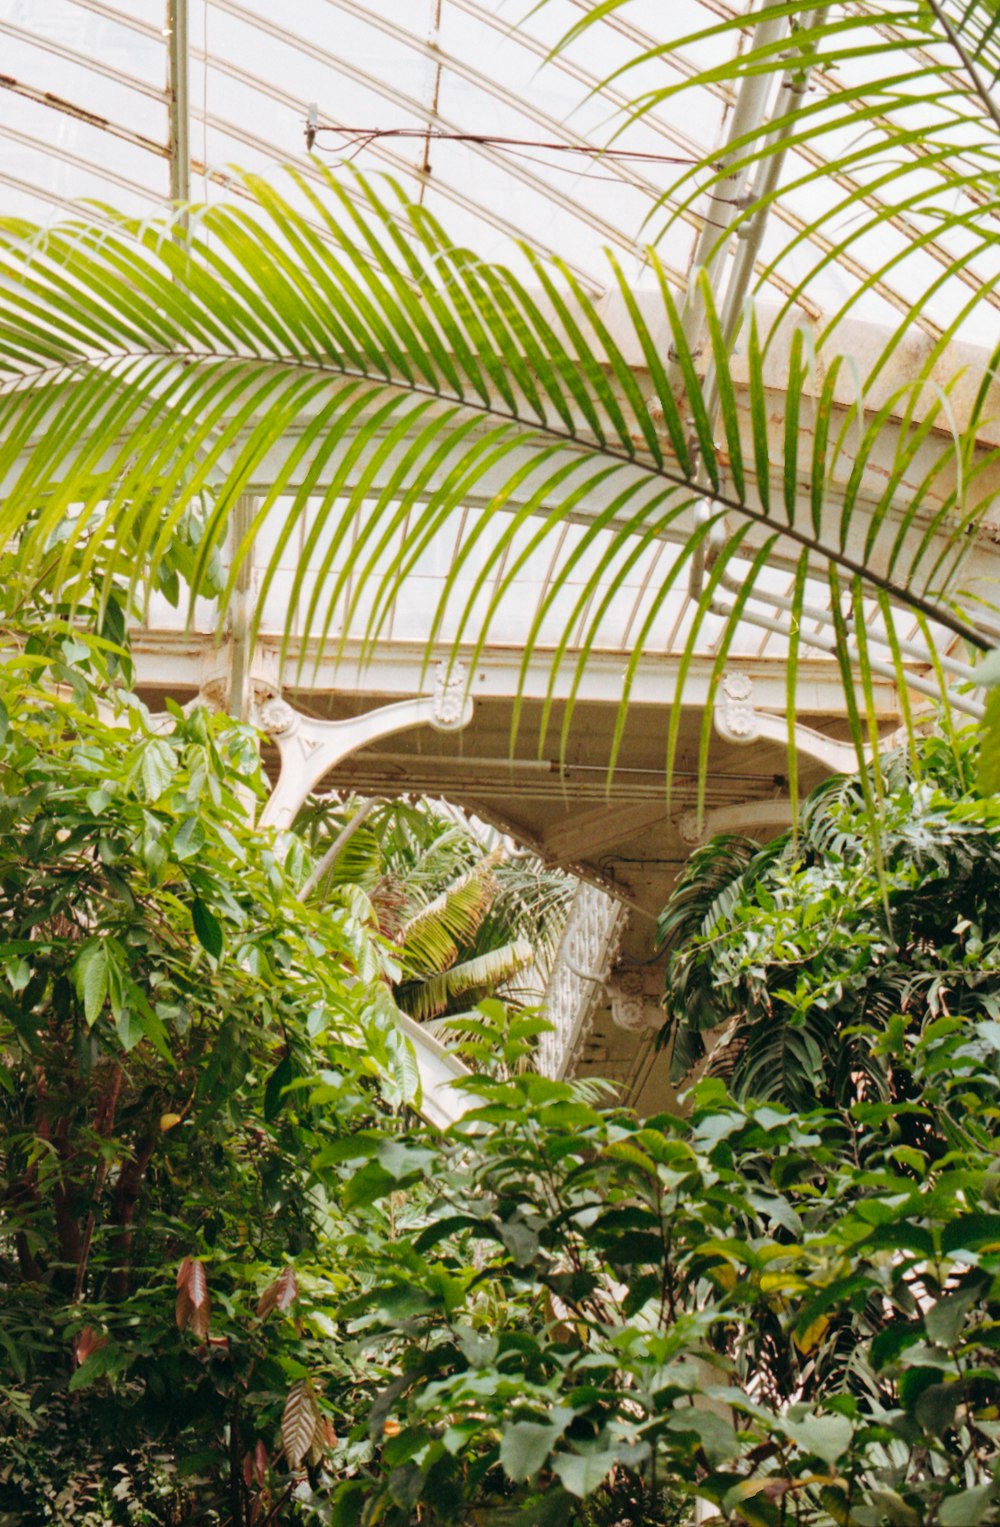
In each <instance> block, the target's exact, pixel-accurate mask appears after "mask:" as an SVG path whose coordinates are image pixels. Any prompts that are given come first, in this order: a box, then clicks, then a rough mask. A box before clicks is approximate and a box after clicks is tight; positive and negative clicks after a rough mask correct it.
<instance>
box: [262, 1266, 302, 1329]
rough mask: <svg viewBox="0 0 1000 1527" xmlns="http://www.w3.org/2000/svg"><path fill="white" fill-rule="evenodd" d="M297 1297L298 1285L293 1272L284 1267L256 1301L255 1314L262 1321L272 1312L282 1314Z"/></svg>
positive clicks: (289, 1268)
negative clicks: (278, 1311)
mask: <svg viewBox="0 0 1000 1527" xmlns="http://www.w3.org/2000/svg"><path fill="white" fill-rule="evenodd" d="M298 1297H299V1285H298V1280H297V1279H296V1277H295V1272H294V1270H293V1269H292V1268H291V1267H286V1268H285V1270H284V1272H282V1273H281V1274H280V1275H279V1276H278V1277H277V1278H275V1280H274V1282H273V1283H269V1284H268V1286H267V1288H266V1289H265V1290H264V1292H263V1293H262V1294H261V1296H260V1298H259V1299H258V1300H257V1314H258V1316H259V1317H260V1318H261V1320H263V1318H264V1316H265V1315H270V1313H271V1311H272V1310H281V1311H282V1312H284V1311H285V1310H287V1309H289V1308H290V1306H291V1305H292V1304H294V1303H295V1300H296V1299H297V1298H298Z"/></svg>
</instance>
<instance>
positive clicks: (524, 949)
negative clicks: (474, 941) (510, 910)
mask: <svg viewBox="0 0 1000 1527" xmlns="http://www.w3.org/2000/svg"><path fill="white" fill-rule="evenodd" d="M534 958H535V951H534V948H533V946H532V945H531V944H530V943H529V942H528V940H527V939H521V938H519V939H514V940H512V941H511V942H510V943H508V944H504V945H502V946H501V947H500V948H499V949H490V950H487V951H486V952H485V953H483V954H477V955H473V956H472V958H470V959H467V960H462V961H461V963H460V964H457V965H452V966H451V967H450V969H448V970H441V971H438V972H437V973H436V974H434V975H429V976H428V977H427V978H426V979H425V980H423V981H419V982H415V983H413V984H412V985H406V986H403V987H402V988H401V989H400V991H399V992H398V993H397V996H396V1000H397V1002H398V1003H399V1005H400V1007H401V1008H402V1009H403V1011H404V1012H405V1013H409V1014H410V1016H411V1017H413V1018H417V1019H419V1020H422V1021H426V1020H427V1019H429V1018H437V1017H438V1016H439V1015H440V1014H442V1013H444V1012H446V1011H447V1010H448V1008H449V1006H450V1005H451V1004H452V1003H453V1002H455V1001H456V1000H457V999H458V998H464V999H466V1000H467V1001H468V1000H473V1001H474V1000H476V999H477V998H478V997H482V996H484V995H486V994H487V993H488V992H494V991H496V990H497V989H498V988H502V987H503V986H505V985H506V984H507V983H508V982H509V981H510V980H511V979H512V977H514V976H515V975H517V973H518V971H521V970H525V969H527V967H528V966H529V965H531V964H532V963H533V961H534Z"/></svg>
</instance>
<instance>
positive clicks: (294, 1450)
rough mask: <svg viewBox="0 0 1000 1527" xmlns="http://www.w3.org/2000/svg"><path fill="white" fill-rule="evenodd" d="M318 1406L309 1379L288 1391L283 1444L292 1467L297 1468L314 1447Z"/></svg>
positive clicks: (282, 1426)
mask: <svg viewBox="0 0 1000 1527" xmlns="http://www.w3.org/2000/svg"><path fill="white" fill-rule="evenodd" d="M316 1420H317V1417H316V1406H315V1402H314V1400H313V1396H312V1390H311V1389H310V1387H309V1382H308V1380H307V1379H300V1380H299V1382H298V1383H297V1384H293V1385H292V1387H291V1389H290V1390H289V1391H288V1399H287V1400H286V1401H285V1409H284V1411H283V1412H282V1416H281V1445H282V1447H283V1448H284V1450H285V1457H286V1458H287V1460H288V1467H289V1468H290V1469H297V1468H298V1466H299V1464H300V1463H301V1462H302V1460H303V1458H305V1456H306V1454H307V1453H308V1452H309V1449H310V1448H311V1447H312V1442H313V1437H314V1436H315V1435H316Z"/></svg>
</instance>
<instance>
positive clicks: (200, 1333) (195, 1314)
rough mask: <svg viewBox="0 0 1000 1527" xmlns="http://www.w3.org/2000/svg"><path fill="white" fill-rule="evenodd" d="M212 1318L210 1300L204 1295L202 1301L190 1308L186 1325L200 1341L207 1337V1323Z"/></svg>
mask: <svg viewBox="0 0 1000 1527" xmlns="http://www.w3.org/2000/svg"><path fill="white" fill-rule="evenodd" d="M211 1318H212V1301H211V1300H210V1299H209V1297H208V1295H207V1294H206V1295H205V1299H204V1302H203V1303H201V1304H197V1305H194V1306H193V1307H192V1310H191V1319H190V1320H189V1321H188V1327H189V1329H190V1330H192V1331H193V1332H194V1334H195V1335H196V1336H197V1337H198V1338H199V1340H201V1341H206V1340H207V1339H208V1324H209V1321H210V1320H211Z"/></svg>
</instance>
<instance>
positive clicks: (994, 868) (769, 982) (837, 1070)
mask: <svg viewBox="0 0 1000 1527" xmlns="http://www.w3.org/2000/svg"><path fill="white" fill-rule="evenodd" d="M917 760H918V762H919V764H920V765H921V768H920V772H919V773H915V772H914V770H913V767H912V765H911V763H910V762H909V761H908V760H907V758H906V757H904V756H903V755H901V754H899V753H896V754H888V755H886V758H885V761H884V766H883V768H884V787H885V796H884V801H883V812H884V815H883V825H882V828H881V830H880V832H879V834H878V836H877V837H876V838H873V837H872V836H871V834H870V832H869V830H868V826H867V818H866V814H865V792H864V789H863V787H862V784H861V782H860V781H859V780H858V779H856V778H847V779H832V780H830V781H828V782H827V783H826V784H825V785H823V786H821V787H820V788H819V789H818V790H817V791H815V792H814V793H813V795H811V796H810V797H809V798H808V799H807V800H806V802H805V803H804V805H803V808H802V813H801V817H800V820H799V822H798V825H797V829H796V831H795V832H794V833H792V832H789V833H786V834H785V835H784V836H783V837H781V838H778V839H776V840H775V841H774V842H772V843H769V844H766V845H765V846H764V847H763V848H762V847H760V846H759V845H758V844H757V843H755V842H753V841H752V840H751V839H748V838H736V837H723V838H717V839H715V840H713V841H711V842H709V843H707V844H705V845H704V847H702V848H700V849H698V850H697V851H696V853H694V854H693V855H692V857H691V860H690V861H689V863H688V865H687V867H686V869H685V870H684V873H683V874H682V876H681V879H680V881H679V882H678V885H677V888H676V889H675V891H674V892H673V894H672V896H671V898H670V901H669V902H668V903H667V906H666V907H665V908H664V911H663V913H662V914H661V917H660V922H659V935H660V939H661V944H662V948H663V951H664V953H665V954H666V956H667V963H666V977H665V990H664V1006H665V1008H666V1024H665V1027H664V1030H663V1039H664V1042H665V1044H666V1045H667V1046H668V1047H669V1049H670V1054H671V1070H672V1075H673V1078H674V1080H675V1082H680V1081H682V1080H683V1079H684V1078H685V1077H686V1076H690V1075H691V1074H697V1073H698V1072H700V1071H702V1070H704V1069H706V1068H707V1069H708V1070H709V1071H711V1072H712V1073H713V1074H715V1075H718V1076H723V1077H725V1078H726V1080H727V1082H728V1084H729V1086H730V1087H731V1088H732V1090H733V1091H734V1093H735V1094H736V1095H737V1096H739V1097H756V1098H773V1099H777V1100H780V1101H781V1102H783V1103H785V1104H786V1105H787V1106H788V1107H791V1108H807V1107H811V1106H812V1105H813V1104H816V1103H821V1104H827V1105H829V1106H839V1107H845V1108H846V1107H849V1106H850V1105H851V1104H852V1103H853V1102H855V1101H857V1100H858V1099H859V1098H867V1099H869V1100H871V1101H875V1100H877V1101H880V1102H885V1103H892V1104H894V1105H897V1106H898V1108H899V1110H900V1119H901V1121H902V1124H903V1127H904V1128H905V1127H906V1114H907V1109H908V1107H909V1106H910V1105H915V1104H918V1103H919V1101H920V1100H919V1098H916V1097H914V1096H912V1095H911V1094H910V1092H909V1091H908V1087H909V1082H908V1079H907V1078H906V1077H899V1076H897V1075H896V1074H895V1073H894V1072H893V1069H892V1066H891V1063H889V1060H888V1059H887V1053H888V1052H886V1051H885V1049H884V1047H882V1045H881V1043H880V1036H881V1035H882V1034H883V1033H884V1031H885V1029H886V1026H887V1024H889V1022H890V1021H891V1020H893V1019H894V1018H895V1017H896V1016H897V1015H898V1014H900V1013H902V1014H905V1015H906V1016H907V1019H908V1020H909V1021H910V1022H911V1023H913V1024H915V1025H917V1026H918V1027H920V1026H924V1025H926V1024H929V1023H933V1022H934V1020H936V1019H937V1018H940V1017H942V1016H947V1015H959V1014H973V1013H978V1014H987V1015H989V1016H991V1017H994V1018H1000V918H998V915H997V914H998V907H1000V815H998V807H997V800H996V797H992V796H987V797H982V796H979V795H978V794H975V793H972V792H971V790H970V788H969V786H970V783H971V778H972V777H973V776H974V775H975V769H976V747H975V745H974V743H973V741H972V740H971V739H970V738H968V737H966V738H965V739H964V740H963V744H962V749H961V752H960V753H959V755H958V759H957V762H956V757H955V754H954V752H953V750H952V749H951V748H950V747H948V746H946V745H945V744H944V743H943V742H942V741H940V740H938V739H931V740H928V741H926V742H924V743H923V744H921V746H920V748H919V750H918V754H917ZM921 1128H922V1126H917V1132H918V1133H919V1132H920V1129H921Z"/></svg>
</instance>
